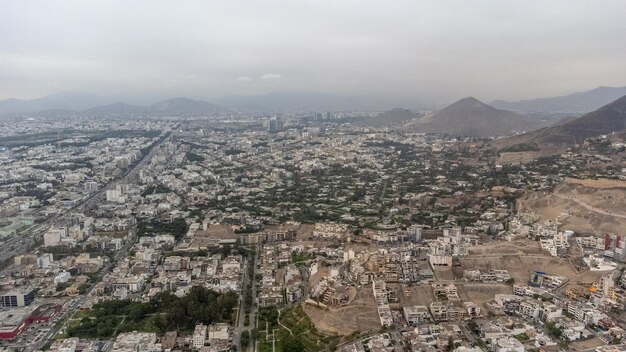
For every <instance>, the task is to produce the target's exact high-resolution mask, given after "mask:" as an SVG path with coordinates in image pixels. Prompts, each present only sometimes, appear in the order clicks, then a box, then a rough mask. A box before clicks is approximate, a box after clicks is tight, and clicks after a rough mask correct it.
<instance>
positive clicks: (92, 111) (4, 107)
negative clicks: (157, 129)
mask: <svg viewBox="0 0 626 352" xmlns="http://www.w3.org/2000/svg"><path fill="white" fill-rule="evenodd" d="M53 103H57V105H53ZM85 105H86V103H85V104H72V103H71V101H63V103H62V104H61V103H60V102H57V101H55V100H52V99H50V98H48V97H44V98H40V99H34V100H20V101H19V103H17V104H16V103H15V99H9V100H3V101H0V114H32V113H37V114H38V115H40V116H63V115H71V114H82V115H92V116H94V115H136V114H148V113H149V114H153V115H212V114H218V113H224V112H228V110H227V109H225V108H223V107H221V106H219V105H216V104H212V103H209V102H206V101H203V100H194V99H189V98H182V97H179V98H171V99H167V100H164V101H161V102H158V103H156V104H153V105H148V106H142V105H131V104H127V103H123V102H117V103H112V104H106V105H99V106H95V107H90V108H85V109H82V108H81V107H83V106H85ZM48 106H60V107H51V108H49V107H48Z"/></svg>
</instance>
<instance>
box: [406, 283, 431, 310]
mask: <svg viewBox="0 0 626 352" xmlns="http://www.w3.org/2000/svg"><path fill="white" fill-rule="evenodd" d="M399 293H400V294H399V295H398V297H399V298H400V304H401V305H402V306H403V307H410V306H428V305H429V304H430V302H432V301H433V300H434V299H435V296H434V295H433V289H432V286H431V285H415V286H406V285H402V287H401V289H400V290H399Z"/></svg>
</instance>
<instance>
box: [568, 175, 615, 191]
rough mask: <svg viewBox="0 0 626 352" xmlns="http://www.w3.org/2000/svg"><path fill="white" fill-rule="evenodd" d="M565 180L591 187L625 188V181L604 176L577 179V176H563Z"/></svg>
mask: <svg viewBox="0 0 626 352" xmlns="http://www.w3.org/2000/svg"><path fill="white" fill-rule="evenodd" d="M565 182H567V183H569V184H575V185H581V186H585V187H592V188H626V181H621V180H610V179H606V178H599V179H597V180H594V179H584V180H581V179H578V178H571V177H567V178H565Z"/></svg>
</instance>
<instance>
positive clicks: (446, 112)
mask: <svg viewBox="0 0 626 352" xmlns="http://www.w3.org/2000/svg"><path fill="white" fill-rule="evenodd" d="M537 123H538V121H537V120H535V119H533V118H530V117H528V116H524V115H519V114H516V113H514V112H511V111H507V110H500V109H496V108H494V107H492V106H489V105H487V104H485V103H483V102H481V101H479V100H478V99H476V98H473V97H468V98H464V99H461V100H459V101H457V102H456V103H454V104H452V105H450V106H448V107H447V108H445V109H443V110H440V111H437V112H435V113H433V114H430V115H427V116H424V117H422V118H420V119H418V120H416V121H413V122H410V123H409V124H407V127H410V128H412V129H415V130H416V131H417V132H424V133H446V134H450V135H455V136H473V137H490V136H506V135H511V134H512V133H513V132H515V131H527V130H532V129H535V128H537V127H538V126H537Z"/></svg>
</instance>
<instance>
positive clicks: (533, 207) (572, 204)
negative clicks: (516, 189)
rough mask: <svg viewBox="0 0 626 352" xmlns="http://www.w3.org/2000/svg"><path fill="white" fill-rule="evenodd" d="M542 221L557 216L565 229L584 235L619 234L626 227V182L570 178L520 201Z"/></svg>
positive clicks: (530, 194)
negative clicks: (550, 191)
mask: <svg viewBox="0 0 626 352" xmlns="http://www.w3.org/2000/svg"><path fill="white" fill-rule="evenodd" d="M517 209H518V210H520V211H527V210H530V211H532V212H534V213H535V214H537V215H538V216H539V218H540V220H553V219H555V218H557V217H560V218H559V221H560V222H561V223H562V226H561V229H564V230H573V231H575V232H579V233H584V234H600V233H603V232H614V233H619V232H621V231H622V230H623V228H624V227H626V211H625V210H624V209H626V182H624V181H617V180H603V179H600V180H578V179H567V180H566V181H565V182H564V183H563V184H561V185H560V186H558V187H557V188H556V189H555V190H554V192H552V193H547V192H531V193H528V194H526V195H524V196H523V197H522V198H520V199H519V200H518V202H517Z"/></svg>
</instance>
